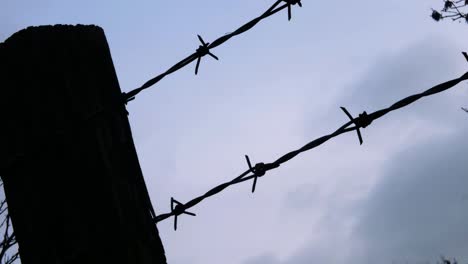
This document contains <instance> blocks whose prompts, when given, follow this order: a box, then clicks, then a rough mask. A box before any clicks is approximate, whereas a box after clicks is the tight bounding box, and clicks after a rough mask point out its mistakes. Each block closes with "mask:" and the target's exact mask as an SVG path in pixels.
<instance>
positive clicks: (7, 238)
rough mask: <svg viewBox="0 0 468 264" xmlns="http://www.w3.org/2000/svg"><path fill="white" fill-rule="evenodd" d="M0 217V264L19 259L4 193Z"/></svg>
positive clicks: (0, 205) (9, 263) (1, 184)
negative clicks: (0, 239) (1, 235)
mask: <svg viewBox="0 0 468 264" xmlns="http://www.w3.org/2000/svg"><path fill="white" fill-rule="evenodd" d="M0 188H2V189H3V181H2V180H1V179H0ZM0 219H2V221H1V222H0V230H1V231H0V232H3V238H2V241H1V242H0V264H12V263H14V262H15V261H16V260H18V259H19V252H18V247H17V241H16V236H15V233H14V231H13V227H12V225H11V218H10V215H9V214H8V205H7V202H6V198H5V195H4V194H3V196H2V199H1V200H0Z"/></svg>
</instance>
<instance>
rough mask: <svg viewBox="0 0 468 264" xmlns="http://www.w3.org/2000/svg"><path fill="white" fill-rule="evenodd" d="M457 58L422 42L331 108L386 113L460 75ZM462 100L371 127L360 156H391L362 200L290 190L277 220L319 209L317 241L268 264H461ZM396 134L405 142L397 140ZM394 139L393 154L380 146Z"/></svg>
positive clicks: (455, 94)
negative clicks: (450, 260)
mask: <svg viewBox="0 0 468 264" xmlns="http://www.w3.org/2000/svg"><path fill="white" fill-rule="evenodd" d="M458 53H459V52H458V49H457V47H455V46H453V45H451V44H449V43H443V42H440V41H438V42H437V41H436V39H435V38H426V39H424V40H423V41H420V42H418V43H415V44H414V45H412V46H410V47H409V48H408V49H405V50H403V51H401V52H400V53H398V54H393V55H391V56H390V55H388V56H384V57H382V58H380V59H378V60H377V62H376V63H375V64H374V65H375V67H371V68H370V69H369V71H368V72H367V73H366V74H365V75H364V76H363V78H361V80H359V81H358V82H355V83H354V84H353V85H352V86H351V88H350V89H348V90H349V92H348V93H347V94H345V95H344V96H340V98H338V99H337V101H339V102H341V103H343V104H344V105H346V106H350V108H351V109H358V107H359V109H362V110H364V109H365V110H376V109H379V108H382V107H385V106H388V105H390V104H391V103H393V102H394V101H396V100H398V99H401V98H403V97H405V96H408V95H410V94H412V93H415V92H420V91H423V90H425V89H427V88H430V87H431V86H433V85H435V84H437V83H440V82H443V81H445V80H448V79H451V78H455V77H457V76H458V75H459V74H461V73H462V72H463V70H464V68H465V65H464V62H463V60H459V59H460V58H459V57H460V55H459V54H458ZM463 85H465V84H462V85H459V87H460V88H463ZM463 100H465V101H466V91H464V90H463V89H454V91H449V92H446V93H443V94H439V95H436V96H434V97H433V98H427V99H423V100H422V101H421V102H420V103H417V104H415V105H414V106H410V107H408V108H407V109H403V110H400V111H398V112H395V113H392V114H391V117H389V118H386V119H385V120H384V121H382V122H379V125H378V126H377V128H373V129H372V130H369V131H370V132H367V131H366V132H365V133H366V134H367V135H366V136H367V138H369V139H370V141H371V142H372V143H373V145H365V146H364V148H367V149H370V151H369V152H363V153H360V155H364V156H369V157H371V156H373V155H376V153H374V152H373V150H374V151H376V150H377V151H378V150H380V151H385V152H388V155H386V161H385V162H383V163H382V164H383V166H381V167H380V169H379V171H380V173H379V175H378V176H375V177H374V179H376V182H374V184H373V187H372V188H371V190H370V192H369V193H367V195H363V197H364V198H363V199H361V200H357V201H356V200H352V199H351V200H346V199H343V196H352V194H350V193H352V192H358V191H359V188H358V187H357V188H356V186H359V183H357V184H356V186H354V187H353V188H351V185H350V184H341V185H339V184H338V185H337V186H336V187H335V189H331V190H327V191H326V192H324V191H323V188H322V187H323V186H321V185H320V186H318V185H315V184H308V185H304V186H299V187H298V188H297V189H296V190H292V191H290V192H289V193H288V195H286V197H285V205H284V206H283V209H282V210H283V211H285V212H289V213H290V212H296V213H297V214H301V215H305V214H314V213H316V211H317V208H319V210H322V214H323V215H322V216H321V217H320V218H319V220H318V223H314V226H312V225H311V227H310V229H312V230H314V231H317V232H316V233H315V234H314V235H313V236H311V237H310V238H309V240H308V241H307V242H306V243H304V245H303V246H302V248H300V249H298V250H296V251H295V252H294V253H292V254H290V255H289V257H286V258H282V259H281V261H277V260H275V261H276V262H273V263H281V264H290V263H291V264H292V263H294V264H297V263H312V262H316V263H360V264H361V263H375V262H376V261H378V262H383V263H391V262H392V261H395V263H405V262H406V261H409V262H410V263H420V262H423V261H435V260H437V259H438V257H439V256H440V255H441V254H444V255H446V256H453V257H457V258H459V259H462V260H467V259H468V253H465V252H466V248H468V228H466V224H465V222H466V219H468V211H467V210H466V208H467V207H468V189H467V187H466V186H468V177H466V173H465V172H466V171H467V170H468V163H467V158H466V157H467V155H466V149H468V148H467V147H468V141H467V140H466V139H465V137H466V136H465V135H466V134H467V133H466V132H468V116H467V115H466V114H465V113H463V112H462V111H461V110H460V109H459V107H460V105H463V103H464V101H463ZM327 115H328V116H329V115H330V114H329V113H327ZM324 118H325V117H324ZM329 122H331V121H329ZM411 127H413V128H411ZM307 129H310V128H307ZM314 129H316V128H314ZM389 131H390V132H389ZM389 134H391V135H389ZM401 134H406V135H407V136H406V137H403V138H402V139H397V138H399V137H400V136H399V135H401ZM392 136H393V138H395V142H394V144H393V145H394V146H392V147H391V148H390V147H389V146H391V145H392V143H388V142H387V141H388V140H393V138H392ZM390 150H391V151H390ZM323 162H324V163H326V164H328V163H327V162H328V161H325V160H324V161H323ZM340 162H341V161H340ZM338 164H339V163H337V166H338ZM362 170H364V171H365V170H366V169H365V167H363V168H354V169H352V171H350V172H349V173H351V174H355V175H356V176H357V175H360V177H365V178H367V179H370V178H372V177H370V175H361V174H360V173H362ZM332 176H333V177H342V176H340V175H332ZM355 181H356V182H360V181H362V179H358V178H355ZM353 185H354V183H353ZM363 192H365V191H364V190H363ZM320 205H322V206H321V207H320ZM272 259H274V257H273V255H262V256H260V257H258V258H253V259H250V260H249V261H251V262H247V263H255V264H260V263H271V260H272Z"/></svg>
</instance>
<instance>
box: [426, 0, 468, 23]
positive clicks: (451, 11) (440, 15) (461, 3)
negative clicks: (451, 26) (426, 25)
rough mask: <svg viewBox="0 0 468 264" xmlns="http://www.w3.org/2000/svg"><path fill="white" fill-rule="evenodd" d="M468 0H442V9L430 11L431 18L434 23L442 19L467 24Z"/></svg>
mask: <svg viewBox="0 0 468 264" xmlns="http://www.w3.org/2000/svg"><path fill="white" fill-rule="evenodd" d="M467 6H468V0H458V1H456V0H454V1H451V0H444V4H443V6H442V8H440V9H438V10H436V9H432V14H431V17H432V19H434V20H435V21H440V20H442V19H444V18H451V19H452V20H453V21H457V20H458V22H461V21H465V22H466V23H468V14H467V11H468V8H467Z"/></svg>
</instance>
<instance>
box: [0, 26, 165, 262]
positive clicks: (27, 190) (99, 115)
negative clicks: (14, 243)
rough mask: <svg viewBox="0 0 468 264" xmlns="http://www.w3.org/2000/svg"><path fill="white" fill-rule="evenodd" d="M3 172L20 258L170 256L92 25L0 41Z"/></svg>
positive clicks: (104, 49)
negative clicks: (155, 219)
mask: <svg viewBox="0 0 468 264" xmlns="http://www.w3.org/2000/svg"><path fill="white" fill-rule="evenodd" d="M0 99H1V100H0V113H1V118H0V124H1V125H0V176H1V177H2V179H3V181H4V184H5V192H6V197H7V202H8V206H9V212H10V215H11V219H12V222H13V227H14V230H15V234H16V237H17V240H18V243H19V247H20V256H21V261H22V263H23V264H31V263H57V264H58V263H60V264H65V263H66V264H68V263H70V264H71V263H80V264H83V263H100V264H103V263H112V264H116V263H122V264H127V263H128V264H130V263H132V264H150V263H166V259H165V256H164V249H163V245H162V243H161V240H160V238H159V234H158V231H157V228H156V226H155V224H154V223H153V218H154V217H155V215H154V211H153V209H152V205H151V201H150V199H149V196H148V192H147V189H146V186H145V182H144V180H143V176H142V172H141V169H140V166H139V163H138V158H137V155H136V152H135V147H134V143H133V140H132V135H131V131H130V126H129V123H128V119H127V112H126V110H125V105H124V104H123V101H122V97H121V91H120V88H119V84H118V80H117V76H116V73H115V70H114V66H113V63H112V59H111V55H110V51H109V47H108V45H107V41H106V38H105V35H104V32H103V30H102V29H101V28H99V27H96V26H82V25H78V26H65V25H64V26H62V25H59V26H41V27H31V28H28V29H25V30H22V31H20V32H18V33H16V34H14V35H13V36H11V37H10V38H9V39H8V40H6V41H5V42H4V43H0Z"/></svg>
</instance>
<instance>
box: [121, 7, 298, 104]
mask: <svg viewBox="0 0 468 264" xmlns="http://www.w3.org/2000/svg"><path fill="white" fill-rule="evenodd" d="M281 2H285V4H283V5H281V6H279V7H278V5H279V4H280V3H281ZM296 4H298V5H299V6H302V4H301V1H299V0H278V1H276V2H275V3H274V4H273V5H272V6H271V7H270V8H268V10H267V11H265V12H264V13H263V14H262V15H260V16H259V17H257V18H254V19H252V20H251V21H249V22H247V23H246V24H244V25H243V26H241V27H240V28H238V29H237V30H235V31H234V32H231V33H228V34H226V35H224V36H222V37H219V38H218V39H216V40H215V41H213V42H212V43H211V44H210V43H209V42H208V43H207V42H205V41H204V40H203V38H202V37H200V35H198V39H199V40H200V42H201V45H200V46H199V48H198V49H197V50H196V51H195V52H194V53H192V54H191V55H189V56H187V57H186V58H185V59H183V60H181V61H179V62H178V63H176V64H175V65H174V66H172V67H171V68H169V69H168V70H167V71H165V72H163V73H161V74H159V75H158V76H156V77H154V78H152V79H150V80H148V81H147V82H146V83H144V84H143V85H142V86H141V87H139V88H136V89H134V90H132V91H130V92H128V93H122V96H123V100H124V102H125V103H127V102H129V101H132V100H133V99H135V96H136V95H137V94H139V93H140V92H141V91H143V90H145V89H148V88H149V87H151V86H153V85H154V84H156V83H157V82H159V81H161V80H162V79H163V78H164V77H166V76H167V75H169V74H171V73H174V72H176V71H178V70H180V69H182V68H183V67H185V66H187V65H188V64H190V63H192V62H194V61H195V60H196V61H197V64H196V67H195V74H197V73H198V67H199V65H200V60H201V58H202V57H204V56H206V55H209V56H211V57H213V58H214V59H216V60H218V57H216V56H214V55H213V54H212V53H211V52H210V50H211V49H214V48H216V47H218V46H220V45H221V44H223V43H224V42H226V41H228V40H229V39H231V38H232V37H234V36H237V35H240V34H242V33H244V32H246V31H248V30H250V29H251V28H253V27H254V26H255V25H257V23H258V22H260V21H262V20H263V19H265V18H267V17H270V16H272V15H274V14H276V13H278V12H279V11H281V10H283V9H285V8H288V19H291V6H293V5H296Z"/></svg>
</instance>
